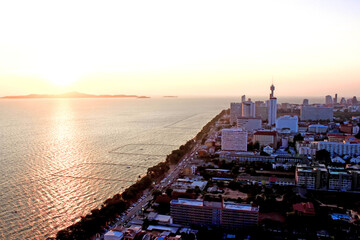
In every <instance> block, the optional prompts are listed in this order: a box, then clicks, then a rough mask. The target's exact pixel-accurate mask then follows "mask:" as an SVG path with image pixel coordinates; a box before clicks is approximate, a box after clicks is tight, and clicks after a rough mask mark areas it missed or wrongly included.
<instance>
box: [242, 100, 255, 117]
mask: <svg viewBox="0 0 360 240" xmlns="http://www.w3.org/2000/svg"><path fill="white" fill-rule="evenodd" d="M242 117H247V118H254V117H255V104H254V103H253V102H252V101H251V99H249V100H248V101H245V102H242Z"/></svg>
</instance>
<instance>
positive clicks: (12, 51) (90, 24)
mask: <svg viewBox="0 0 360 240" xmlns="http://www.w3.org/2000/svg"><path fill="white" fill-rule="evenodd" d="M20 4H21V5H22V6H23V7H22V8H21V9H19V8H18V6H19V5H20ZM139 6H140V7H139ZM0 9H1V10H0V13H1V14H0V20H1V21H0V22H1V23H0V29H1V31H2V33H3V34H2V38H1V39H0V96H5V95H24V94H30V93H39V94H57V93H63V92H68V91H78V92H85V93H89V94H120V93H121V94H137V95H148V96H162V95H178V96H234V97H235V96H239V95H241V93H245V92H246V93H247V95H251V96H267V95H268V89H267V87H259V86H269V85H270V84H272V83H274V85H276V86H277V90H276V91H277V94H276V95H277V97H283V96H298V97H300V96H309V97H311V96H325V95H329V94H330V95H334V94H335V93H338V95H339V96H344V97H346V98H347V97H352V96H356V95H357V93H358V92H359V91H360V84H358V82H359V79H360V70H359V69H360V68H359V62H360V46H359V44H358V42H360V3H359V2H358V1H341V2H337V1H317V2H313V1H291V2H289V1H272V2H268V1H254V2H251V3H248V2H246V3H245V2H237V1H231V2H227V3H226V4H224V3H221V4H220V2H208V1H206V2H205V1H199V2H195V3H194V2H191V5H190V3H186V2H185V3H184V2H183V3H177V4H176V3H170V2H167V1H158V2H152V3H148V2H145V1H135V2H131V3H124V2H115V1H107V2H106V3H102V4H93V3H88V2H82V1H78V2H76V3H73V2H71V3H70V2H67V1H65V2H61V3H57V4H55V3H50V2H46V1H34V2H31V3H27V2H25V1H13V2H6V3H2V4H1V8H0Z"/></svg>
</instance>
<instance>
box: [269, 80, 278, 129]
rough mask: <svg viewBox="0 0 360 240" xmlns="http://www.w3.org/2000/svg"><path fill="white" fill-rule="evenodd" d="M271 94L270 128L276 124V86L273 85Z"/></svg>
mask: <svg viewBox="0 0 360 240" xmlns="http://www.w3.org/2000/svg"><path fill="white" fill-rule="evenodd" d="M270 90H271V93H270V99H269V106H268V107H269V109H268V110H269V116H268V121H269V126H270V127H272V126H274V125H275V124H276V113H277V99H276V97H274V90H275V86H274V85H271V87H270Z"/></svg>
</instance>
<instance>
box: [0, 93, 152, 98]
mask: <svg viewBox="0 0 360 240" xmlns="http://www.w3.org/2000/svg"><path fill="white" fill-rule="evenodd" d="M2 98H3V99H4V98H5V99H26V98H29V99H32V98H150V97H147V96H137V95H126V94H119V95H109V94H108V95H93V94H86V93H79V92H68V93H62V94H29V95H20V96H5V97H2Z"/></svg>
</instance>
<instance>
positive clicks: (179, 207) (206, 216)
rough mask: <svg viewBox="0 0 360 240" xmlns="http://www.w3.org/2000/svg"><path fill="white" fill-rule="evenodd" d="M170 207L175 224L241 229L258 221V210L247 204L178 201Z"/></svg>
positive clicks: (173, 201)
mask: <svg viewBox="0 0 360 240" xmlns="http://www.w3.org/2000/svg"><path fill="white" fill-rule="evenodd" d="M170 206H171V217H172V218H173V219H174V223H175V224H182V225H198V226H221V227H223V228H226V229H241V228H246V227H251V226H256V225H257V224H258V221H259V208H257V207H253V206H251V205H248V204H239V203H230V202H212V201H201V200H192V199H178V200H172V201H171V202H170Z"/></svg>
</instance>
